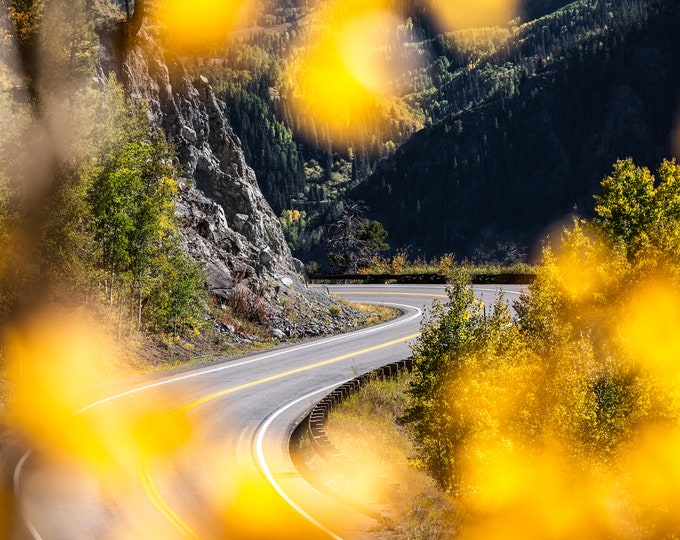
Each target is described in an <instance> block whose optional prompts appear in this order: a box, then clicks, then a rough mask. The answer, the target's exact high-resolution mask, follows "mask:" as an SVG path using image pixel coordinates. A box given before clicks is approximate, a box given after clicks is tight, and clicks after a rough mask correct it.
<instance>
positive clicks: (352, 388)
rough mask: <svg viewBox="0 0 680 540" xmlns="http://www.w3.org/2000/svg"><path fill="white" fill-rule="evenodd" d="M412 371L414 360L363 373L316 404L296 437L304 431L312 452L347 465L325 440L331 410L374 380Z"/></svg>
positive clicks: (400, 361) (341, 455)
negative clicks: (326, 425)
mask: <svg viewBox="0 0 680 540" xmlns="http://www.w3.org/2000/svg"><path fill="white" fill-rule="evenodd" d="M412 369H413V358H407V359H405V360H399V361H397V362H392V363H391V364H387V365H385V366H382V367H379V368H377V369H375V370H373V371H369V372H368V373H364V374H363V375H360V376H359V377H356V378H355V379H352V380H351V381H347V382H346V383H344V384H342V385H340V386H338V387H337V388H335V389H334V390H333V391H332V392H331V393H329V394H328V395H327V396H326V397H324V398H323V399H322V400H321V401H319V402H318V403H317V404H316V405H314V407H312V410H311V411H310V412H309V414H308V415H307V416H306V417H305V418H303V420H302V422H301V423H300V425H299V426H298V429H296V432H297V437H298V438H299V437H301V436H302V433H301V431H303V430H304V431H306V435H307V437H308V439H309V441H310V443H311V445H312V447H313V448H314V450H315V451H316V452H317V453H318V454H319V455H320V456H321V457H323V458H324V459H326V460H331V461H336V462H338V461H339V462H347V457H346V456H345V455H344V454H341V453H340V452H338V450H337V449H336V448H335V446H333V443H332V442H331V441H330V440H329V439H328V435H327V434H326V430H325V424H326V420H328V415H329V414H330V412H331V411H332V410H333V407H334V406H336V405H338V404H339V403H342V402H343V401H344V400H346V399H347V398H348V397H350V396H351V395H352V394H354V393H355V392H357V391H358V390H360V389H361V387H362V386H363V385H364V384H366V383H367V382H369V381H371V380H373V379H386V378H391V377H395V376H396V375H398V374H399V373H401V372H402V371H411V370H412Z"/></svg>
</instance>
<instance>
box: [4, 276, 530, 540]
mask: <svg viewBox="0 0 680 540" xmlns="http://www.w3.org/2000/svg"><path fill="white" fill-rule="evenodd" d="M324 289H328V292H329V293H332V294H337V295H339V296H342V297H344V298H347V299H349V300H351V301H353V302H362V303H379V304H388V305H391V306H394V307H397V308H398V309H399V310H401V311H402V312H403V314H402V315H401V316H400V317H399V318H397V319H395V320H393V321H390V322H388V323H385V324H382V325H379V326H375V327H372V328H367V329H363V330H359V331H356V332H352V333H349V334H344V335H341V336H336V337H331V338H324V339H319V340H313V341H309V342H305V343H301V344H296V345H291V346H287V347H283V348H279V349H276V350H272V351H268V352H264V353H258V354H252V355H249V356H246V357H243V358H240V359H237V360H231V361H228V362H224V363H219V364H213V365H211V366H209V367H203V368H200V369H195V370H191V371H183V372H181V373H176V374H174V375H168V376H165V377H162V378H154V379H147V380H145V381H144V382H142V383H140V384H137V385H135V386H133V387H131V388H126V389H124V390H120V391H118V392H117V393H114V394H113V395H110V396H109V397H107V398H105V399H102V400H100V401H98V402H95V403H92V404H90V405H88V406H87V407H85V408H84V409H83V410H81V411H79V413H78V414H77V415H76V416H75V417H74V424H75V427H74V428H73V429H76V430H77V429H82V430H83V433H84V435H83V443H82V447H81V446H80V445H78V447H77V448H75V449H74V452H73V454H72V455H68V456H64V455H56V456H53V455H47V454H46V453H45V452H38V451H37V450H36V451H33V452H32V453H30V454H27V455H25V456H24V458H23V459H22V460H21V462H20V464H19V465H18V466H17V468H16V470H15V475H14V484H15V485H14V489H15V495H16V496H17V497H18V500H19V512H20V514H21V518H22V519H21V520H20V521H21V522H22V525H21V526H20V527H18V529H20V530H17V531H16V532H15V534H14V538H16V539H21V540H24V539H29V538H32V539H35V540H40V539H44V540H81V539H82V540H85V539H88V540H90V539H96V540H108V539H115V540H122V539H126V540H129V539H135V538H138V539H142V540H149V539H153V540H155V539H159V540H172V539H206V540H212V539H236V540H241V539H263V540H264V539H267V540H271V539H284V540H285V539H291V540H292V539H296V540H299V539H305V540H306V539H316V538H319V539H321V538H323V539H328V538H335V539H340V538H343V539H347V540H351V539H355V538H372V536H371V533H370V530H371V529H372V528H375V522H374V521H373V519H372V518H370V517H368V516H367V515H365V514H363V513H361V512H359V511H358V510H356V509H355V508H353V507H351V506H348V505H345V504H343V503H342V502H340V501H338V500H336V499H334V498H332V497H330V496H328V495H326V494H324V493H321V492H320V491H317V490H316V489H315V488H314V487H312V486H311V485H310V484H308V483H307V482H306V481H305V480H304V479H303V478H302V477H301V476H300V474H299V472H298V471H297V470H296V469H295V467H294V466H293V464H292V462H291V458H290V454H289V440H290V436H291V433H292V431H293V430H294V428H295V427H296V425H297V424H298V423H299V421H300V419H302V418H303V417H304V416H305V415H306V414H307V412H308V411H309V409H310V408H311V407H312V406H313V404H314V403H315V402H317V401H319V400H320V399H321V398H322V397H323V396H324V395H325V394H327V393H329V392H330V391H331V390H332V389H333V388H335V387H336V386H338V385H340V384H342V383H343V382H344V381H346V380H349V379H352V378H354V377H356V376H357V375H359V374H361V373H364V372H367V371H371V370H373V369H375V368H376V367H379V366H381V365H384V364H388V363H390V362H393V361H395V360H400V359H403V358H406V357H408V356H409V355H410V344H412V343H413V342H414V340H415V339H416V337H417V336H418V332H419V329H420V324H421V320H422V317H423V313H424V310H425V309H427V308H428V307H429V306H430V305H431V302H432V300H433V299H434V298H440V299H441V300H444V299H445V292H444V288H443V286H404V285H393V286H390V285H373V286H368V285H362V286H331V287H328V288H326V287H324ZM502 289H503V291H504V293H505V295H506V298H507V299H508V300H509V301H512V300H514V299H516V298H517V295H518V294H519V291H521V290H522V287H520V286H502ZM497 291H498V287H495V286H476V287H475V292H476V295H477V297H478V298H480V299H481V300H482V301H484V302H485V303H487V304H492V303H493V301H494V299H495V297H496V294H497ZM93 433H95V435H92V434H93Z"/></svg>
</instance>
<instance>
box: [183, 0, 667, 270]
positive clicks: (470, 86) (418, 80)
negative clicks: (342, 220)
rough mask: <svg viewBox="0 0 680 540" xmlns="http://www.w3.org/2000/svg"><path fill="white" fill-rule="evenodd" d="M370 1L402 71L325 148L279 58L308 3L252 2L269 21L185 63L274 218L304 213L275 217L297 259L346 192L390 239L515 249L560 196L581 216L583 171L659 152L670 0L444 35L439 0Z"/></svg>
mask: <svg viewBox="0 0 680 540" xmlns="http://www.w3.org/2000/svg"><path fill="white" fill-rule="evenodd" d="M320 4H323V5H325V4H331V3H330V2H328V3H320ZM383 4H385V5H389V8H390V9H391V10H393V12H394V13H397V14H398V17H397V18H396V19H395V20H396V21H397V22H395V23H394V28H392V31H393V34H392V36H393V38H391V39H392V40H393V41H391V42H386V43H384V44H383V46H382V47H381V48H380V54H381V55H382V56H381V57H380V58H381V62H384V63H386V64H389V65H392V64H390V63H393V62H396V63H397V64H398V65H401V66H403V69H402V70H401V71H399V70H397V71H393V72H392V80H391V81H390V85H391V86H390V88H391V92H390V101H389V102H385V103H388V105H387V107H388V117H389V118H390V123H389V125H388V126H387V127H386V128H385V127H384V126H383V128H381V129H377V128H375V126H374V127H373V128H371V129H370V130H369V132H370V133H371V136H370V137H366V136H363V135H362V136H359V137H356V138H355V139H354V140H353V141H351V142H348V141H342V140H341V138H339V137H338V136H337V134H334V133H333V131H332V129H331V130H329V125H328V123H327V121H326V120H324V119H322V118H320V117H315V115H313V114H312V115H310V114H303V113H302V112H301V111H300V110H298V108H296V107H295V103H296V99H297V98H298V97H299V96H300V94H301V93H302V94H304V88H303V87H301V86H300V85H298V84H297V80H296V78H295V77H294V76H293V75H292V74H294V71H291V68H292V67H294V66H295V65H296V64H297V63H299V62H300V61H301V58H303V57H304V55H305V54H307V53H308V49H309V45H308V43H307V42H306V41H305V39H304V36H305V35H307V33H309V32H310V25H312V24H313V21H314V18H313V16H312V14H313V13H314V9H312V8H313V7H318V5H316V4H315V6H312V5H311V3H302V2H279V3H276V7H274V6H273V5H269V7H267V8H264V9H263V11H262V14H261V16H260V19H259V24H260V26H261V27H263V28H265V27H268V28H270V30H266V28H265V29H264V30H262V29H261V30H260V31H253V32H248V33H245V34H243V35H241V36H240V37H239V38H238V39H237V40H235V41H231V42H230V43H229V44H228V46H226V47H225V48H224V49H223V50H215V51H214V53H212V54H211V55H207V56H206V57H203V58H197V59H195V60H194V68H193V69H195V70H196V72H197V73H201V74H205V75H206V76H208V77H209V79H210V80H211V82H212V84H213V85H214V86H215V88H216V89H217V91H218V93H219V94H220V96H221V97H222V98H223V99H224V101H225V103H226V111H227V114H228V116H229V118H230V120H231V121H232V123H233V125H234V127H235V130H236V131H237V133H238V134H239V136H240V137H241V139H242V140H243V142H244V148H245V151H246V155H247V157H248V160H249V163H250V164H251V165H252V166H253V167H254V169H255V170H256V173H257V176H258V181H259V183H260V185H261V187H262V190H263V192H264V193H265V196H266V197H267V199H268V201H269V202H270V204H271V205H272V207H273V208H274V210H275V212H276V213H277V214H279V215H282V213H283V212H284V211H286V212H288V211H292V210H298V211H300V212H303V213H304V215H305V219H304V223H303V224H301V222H299V221H298V222H296V223H295V224H294V226H293V228H292V229H291V228H289V226H288V224H289V223H290V220H284V221H283V223H284V230H285V231H286V233H287V235H288V240H289V243H290V244H291V247H292V248H293V249H294V250H295V253H296V255H298V256H299V257H302V258H303V259H305V260H310V259H323V250H322V249H320V246H321V244H322V243H323V238H324V237H325V235H326V233H327V230H328V225H330V224H331V223H333V222H334V221H335V220H337V218H338V216H339V215H340V214H341V213H342V211H343V201H344V200H345V198H350V199H354V200H365V201H366V202H367V203H368V204H369V207H370V212H371V217H372V218H376V219H378V220H379V221H381V222H383V223H384V224H385V228H386V229H387V231H388V232H389V233H390V244H391V245H392V246H393V248H394V249H400V248H407V249H411V251H412V252H413V253H414V254H416V253H419V254H425V255H428V256H433V255H437V254H441V253H445V252H456V253H458V254H460V255H461V256H475V253H476V252H477V255H478V256H481V257H485V256H488V257H491V258H499V257H500V258H502V257H503V254H502V253H494V251H495V239H496V237H497V236H498V235H501V236H504V238H503V239H502V240H503V242H504V243H505V244H508V245H517V244H521V245H522V246H523V248H524V251H527V248H529V249H528V251H530V250H531V247H532V245H533V244H534V243H535V242H536V241H537V239H538V238H539V237H540V235H541V234H542V232H543V231H544V228H545V227H547V226H548V225H549V223H550V222H551V221H552V220H556V219H559V218H560V217H561V216H563V215H565V214H566V213H568V212H569V211H571V210H572V209H573V207H574V205H578V206H579V208H584V209H585V210H586V211H587V209H588V208H592V203H591V202H590V199H589V197H590V195H591V194H592V193H593V192H594V190H595V188H596V185H597V179H598V178H599V177H600V176H601V175H602V174H603V173H604V171H605V170H606V167H607V166H609V164H611V163H612V162H613V161H614V160H615V159H617V158H619V157H626V156H628V155H631V156H634V157H636V159H639V160H641V162H642V163H653V162H654V161H658V160H659V159H661V158H662V157H664V156H666V155H668V152H667V146H668V145H667V142H666V140H667V138H668V131H669V130H670V128H671V127H670V122H671V121H672V118H673V115H674V108H675V106H676V105H675V103H672V100H673V99H674V89H675V88H676V85H677V80H676V78H675V76H674V75H673V73H676V72H677V70H674V69H673V67H672V66H673V65H674V64H673V62H675V61H676V60H677V56H676V55H675V53H674V51H675V50H677V47H674V46H673V40H672V36H671V34H670V32H672V27H673V26H672V23H671V22H670V21H672V20H673V17H675V16H677V14H676V12H675V11H676V10H675V7H676V6H674V5H672V3H663V2H661V3H659V2H656V1H653V0H621V1H613V0H578V1H574V2H568V1H565V0H555V1H550V2H538V1H535V0H526V1H524V2H518V3H515V4H514V7H515V9H514V11H513V18H512V19H510V20H508V21H505V22H504V23H499V22H498V21H494V25H493V26H483V27H476V26H474V25H473V26H469V25H468V26H466V25H463V27H460V28H457V29H451V28H445V29H443V27H442V24H441V21H442V18H441V5H440V4H441V3H437V2H425V1H416V0H402V1H395V2H386V3H382V4H380V5H381V6H382V5H383ZM274 13H275V15H272V14H274ZM310 13H311V14H310ZM265 14H267V15H265ZM268 25H269V26H268ZM367 49H371V47H367ZM631 66H632V67H634V68H635V70H636V71H635V72H634V73H633V72H631V71H630V70H629V69H628V68H630V67H631ZM645 78H647V79H650V80H652V81H654V84H652V85H644V84H642V83H641V81H642V80H644V79H645ZM303 97H304V96H303ZM614 108H616V111H615V110H614ZM307 112H309V111H307ZM619 113H622V114H619ZM624 116H625V117H626V118H627V119H626V120H622V119H621V118H622V117H624ZM616 117H618V118H619V120H616V119H615V118H616ZM617 122H618V123H617ZM534 124H536V126H534ZM624 126H629V127H630V128H631V129H630V130H628V129H626V130H624ZM534 128H536V129H534ZM527 133H532V135H531V136H530V139H531V140H528V139H526V134H527ZM539 134H540V135H539ZM444 139H445V140H446V142H444ZM532 141H535V144H534V142H532ZM577 143H582V145H581V146H582V147H581V148H576V147H575V145H576V144H577ZM402 145H404V146H403V148H402ZM428 152H429V153H428ZM423 156H425V157H423ZM590 162H593V163H594V164H595V169H594V170H592V171H591V172H590V173H586V172H585V171H583V170H582V167H586V166H587V165H586V163H590ZM369 178H370V181H368V182H366V181H367V180H368V179H369ZM518 186H522V187H525V188H526V189H527V190H529V192H530V193H528V194H525V192H524V191H522V190H518V189H517V187H518ZM355 189H356V191H354V190H355ZM486 193H491V196H490V200H491V202H490V205H489V207H488V208H487V207H485V204H486V203H484V202H483V201H482V199H484V197H485V195H483V194H486ZM513 193H517V194H518V195H513ZM520 193H522V195H519V194H520ZM515 200H516V202H513V201H515ZM503 201H506V202H507V204H503ZM538 201H543V202H540V203H539V202H538ZM535 205H539V206H541V208H539V209H537V210H536V209H535ZM411 220H414V222H412V221H411ZM442 223H443V227H442V226H440V224H442Z"/></svg>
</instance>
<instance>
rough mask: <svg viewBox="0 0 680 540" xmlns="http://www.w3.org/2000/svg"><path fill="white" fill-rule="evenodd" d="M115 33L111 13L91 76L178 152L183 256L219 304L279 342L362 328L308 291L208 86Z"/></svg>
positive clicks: (147, 42) (153, 46)
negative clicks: (117, 87)
mask: <svg viewBox="0 0 680 540" xmlns="http://www.w3.org/2000/svg"><path fill="white" fill-rule="evenodd" d="M120 25H121V21H120V20H117V19H116V18H115V14H114V13H110V14H108V16H107V14H104V15H103V17H102V20H101V22H100V24H99V25H98V33H99V36H100V38H101V43H102V46H101V47H100V55H99V62H98V77H100V78H105V77H108V76H110V75H111V74H115V75H116V77H117V78H118V80H120V81H121V82H122V83H123V85H124V87H125V89H126V93H127V95H128V96H129V98H130V99H133V100H135V101H140V102H141V101H143V102H145V103H147V104H148V106H149V114H150V115H151V118H152V121H153V123H154V124H155V125H156V126H158V127H160V128H162V129H163V131H164V132H165V133H166V135H167V138H168V139H169V141H170V142H171V143H172V144H174V145H175V147H176V149H177V156H178V159H179V162H180V164H181V165H182V167H183V169H184V171H185V173H186V177H187V181H186V182H184V183H183V184H182V185H181V189H180V193H179V199H178V202H177V216H178V219H179V222H180V227H181V232H182V235H183V239H184V247H185V248H186V251H187V252H188V253H189V254H190V255H191V256H192V257H193V258H195V259H196V260H197V261H199V262H200V263H201V265H202V266H203V267H204V268H205V270H206V275H207V287H208V289H209V291H210V293H211V295H212V296H213V297H214V298H215V300H216V302H217V303H218V305H221V306H224V307H226V306H227V305H229V306H230V307H231V308H232V310H233V311H234V312H236V313H238V314H239V315H241V316H243V317H245V318H248V319H250V320H252V321H254V322H257V323H260V324H262V325H264V326H266V327H268V328H269V329H270V330H271V332H272V334H273V335H275V336H276V337H279V338H283V337H301V336H305V335H322V334H327V333H332V332H338V331H342V330H344V329H348V328H353V327H355V326H356V325H358V324H360V323H361V315H359V314H358V313H357V312H355V311H354V310H352V309H349V308H348V307H347V306H344V305H342V304H339V303H337V302H336V301H335V300H334V299H332V298H330V297H329V296H328V295H327V294H325V293H322V292H319V291H314V290H310V289H308V288H307V285H306V281H305V276H304V268H303V265H302V263H301V262H300V261H298V260H296V259H294V258H293V256H292V255H291V252H290V249H289V248H288V245H287V244H286V241H285V239H284V236H283V232H282V230H281V225H280V223H279V221H278V219H277V217H276V216H275V215H274V213H273V211H272V210H271V208H270V206H269V204H268V203H267V201H266V200H265V199H264V196H263V195H262V192H261V191H260V188H259V186H258V184H257V180H256V178H255V173H254V172H253V170H252V169H251V168H250V167H249V166H248V164H247V163H246V161H245V157H244V154H243V151H242V148H241V143H240V141H239V139H238V137H237V136H236V134H235V133H234V131H233V130H232V129H231V126H230V125H229V123H228V122H227V119H226V117H225V114H224V110H225V104H224V103H222V102H220V101H219V100H218V99H217V97H216V96H215V93H214V92H213V89H212V87H211V86H210V83H209V80H208V79H207V78H205V77H203V76H200V75H199V76H197V77H194V76H192V75H191V74H189V73H188V72H187V70H186V69H185V67H184V65H183V64H182V62H181V60H180V59H179V58H177V57H175V56H171V55H169V54H168V53H167V52H166V51H164V50H163V49H162V48H161V47H160V46H159V45H158V43H157V42H156V41H155V40H154V38H153V37H152V36H151V35H150V33H149V32H147V31H146V30H145V29H144V28H143V27H142V29H141V31H140V32H139V33H138V34H137V35H136V37H135V38H134V39H133V40H132V42H131V43H130V44H129V45H128V46H126V47H121V46H120V43H121V42H122V40H121V39H120V37H119V36H120ZM216 324H218V323H216ZM218 326H219V327H220V330H222V331H224V332H230V331H231V329H230V328H229V325H226V324H218Z"/></svg>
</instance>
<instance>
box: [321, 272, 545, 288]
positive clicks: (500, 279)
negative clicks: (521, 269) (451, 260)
mask: <svg viewBox="0 0 680 540" xmlns="http://www.w3.org/2000/svg"><path fill="white" fill-rule="evenodd" d="M535 279H536V275H535V274H514V273H509V272H508V273H501V274H473V275H471V276H470V283H472V284H475V285H483V284H489V285H490V284H497V285H500V284H503V285H529V284H531V283H533V281H534V280H535ZM310 281H311V282H312V283H324V282H332V283H347V282H355V283H356V282H359V283H363V284H367V285H374V284H384V283H388V282H389V283H401V284H406V285H408V284H423V285H443V284H445V283H447V277H446V276H444V275H442V274H437V273H422V274H316V275H314V276H310Z"/></svg>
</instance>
